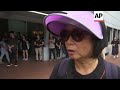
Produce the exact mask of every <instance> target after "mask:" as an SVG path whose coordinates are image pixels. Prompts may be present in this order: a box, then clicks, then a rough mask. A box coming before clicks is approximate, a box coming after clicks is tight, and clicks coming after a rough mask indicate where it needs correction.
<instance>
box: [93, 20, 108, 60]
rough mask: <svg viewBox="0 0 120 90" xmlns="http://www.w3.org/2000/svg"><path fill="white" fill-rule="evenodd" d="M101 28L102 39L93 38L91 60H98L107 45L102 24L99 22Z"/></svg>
mask: <svg viewBox="0 0 120 90" xmlns="http://www.w3.org/2000/svg"><path fill="white" fill-rule="evenodd" d="M100 24H101V27H102V34H103V39H98V38H97V37H96V36H93V38H92V39H93V51H92V52H93V53H92V55H91V57H92V58H98V56H99V55H101V53H102V50H103V49H104V48H105V47H106V46H107V45H108V39H107V31H106V27H105V24H104V22H100Z"/></svg>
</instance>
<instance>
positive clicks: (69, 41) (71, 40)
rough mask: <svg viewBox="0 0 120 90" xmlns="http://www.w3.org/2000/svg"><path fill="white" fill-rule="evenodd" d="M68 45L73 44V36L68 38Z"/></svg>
mask: <svg viewBox="0 0 120 90" xmlns="http://www.w3.org/2000/svg"><path fill="white" fill-rule="evenodd" d="M66 43H67V44H73V39H72V37H71V36H69V37H68V40H67V41H66Z"/></svg>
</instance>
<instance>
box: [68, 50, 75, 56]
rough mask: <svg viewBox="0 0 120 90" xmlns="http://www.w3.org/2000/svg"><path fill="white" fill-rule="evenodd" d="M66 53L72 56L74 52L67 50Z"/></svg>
mask: <svg viewBox="0 0 120 90" xmlns="http://www.w3.org/2000/svg"><path fill="white" fill-rule="evenodd" d="M67 51H68V54H70V55H73V54H74V52H75V51H74V50H71V49H68V50H67Z"/></svg>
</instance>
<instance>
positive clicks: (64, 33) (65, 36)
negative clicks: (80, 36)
mask: <svg viewBox="0 0 120 90" xmlns="http://www.w3.org/2000/svg"><path fill="white" fill-rule="evenodd" d="M60 37H61V39H62V40H64V41H67V40H68V38H69V31H67V30H63V31H62V32H61V33H60Z"/></svg>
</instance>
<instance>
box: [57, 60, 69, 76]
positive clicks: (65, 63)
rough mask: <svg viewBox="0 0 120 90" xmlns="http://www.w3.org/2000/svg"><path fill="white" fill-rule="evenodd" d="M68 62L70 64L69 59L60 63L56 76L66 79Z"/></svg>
mask: <svg viewBox="0 0 120 90" xmlns="http://www.w3.org/2000/svg"><path fill="white" fill-rule="evenodd" d="M69 62H70V58H65V59H63V60H62V61H61V63H60V65H59V69H58V75H59V77H60V78H67V71H68V67H69Z"/></svg>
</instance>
